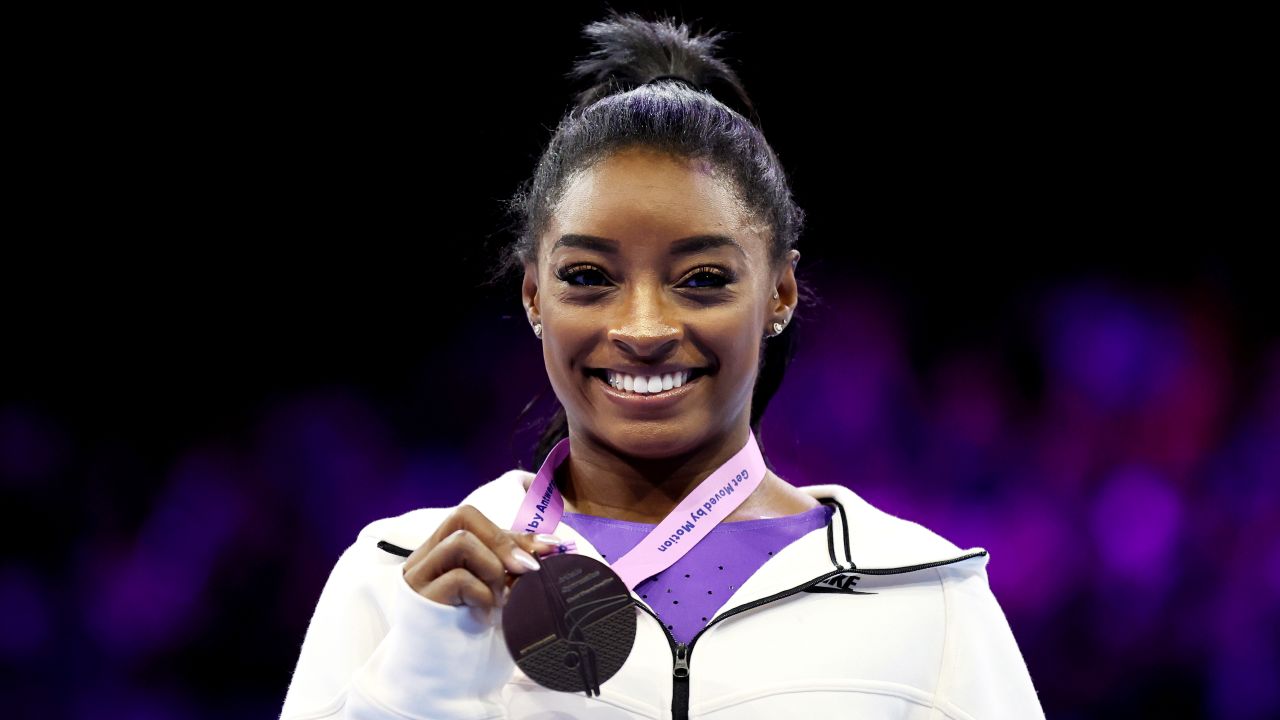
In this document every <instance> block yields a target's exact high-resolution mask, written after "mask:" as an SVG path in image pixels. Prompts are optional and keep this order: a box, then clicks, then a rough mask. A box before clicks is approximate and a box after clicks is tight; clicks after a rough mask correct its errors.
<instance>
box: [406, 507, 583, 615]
mask: <svg viewBox="0 0 1280 720" xmlns="http://www.w3.org/2000/svg"><path fill="white" fill-rule="evenodd" d="M539 538H544V539H545V540H539ZM559 544H560V540H559V539H557V538H555V537H553V536H551V535H543V534H534V533H515V532H511V531H510V530H503V529H502V528H500V527H498V526H497V525H494V524H493V523H492V522H491V521H490V520H489V518H487V517H485V516H484V515H483V514H482V513H481V512H480V511H479V510H477V509H475V508H474V507H472V506H470V505H463V506H461V507H459V508H458V509H457V510H455V511H454V512H453V514H451V515H450V516H449V517H447V518H445V521H444V522H443V523H441V524H440V527H439V528H437V529H436V531H435V533H433V534H432V535H431V537H429V538H427V540H426V542H424V543H422V545H421V546H419V547H418V549H417V550H414V551H413V553H412V554H410V555H409V558H408V559H407V560H406V561H405V563H404V568H403V572H404V578H405V581H406V582H408V583H409V587H411V588H413V589H414V591H415V592H417V593H418V594H419V595H421V596H423V597H425V598H427V599H428V600H434V601H436V602H438V603H443V604H445V605H470V606H471V607H476V608H481V609H484V610H488V609H490V608H493V607H495V606H496V607H502V606H503V605H504V604H505V603H506V593H507V588H508V586H509V585H510V584H511V583H512V582H515V578H516V576H517V575H522V574H524V573H527V572H530V571H531V570H537V569H538V567H539V563H538V561H537V559H536V557H535V556H538V555H546V554H548V551H551V552H554V551H555V550H556V548H557V546H558V545H559Z"/></svg>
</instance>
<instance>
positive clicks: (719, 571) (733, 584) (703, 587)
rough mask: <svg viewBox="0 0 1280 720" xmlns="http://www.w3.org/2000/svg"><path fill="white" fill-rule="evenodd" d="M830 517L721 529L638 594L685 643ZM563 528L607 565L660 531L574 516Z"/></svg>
mask: <svg viewBox="0 0 1280 720" xmlns="http://www.w3.org/2000/svg"><path fill="white" fill-rule="evenodd" d="M831 512H832V509H831V506H830V505H820V506H819V507H816V508H811V509H809V510H806V511H804V512H802V513H798V514H795V515H787V516H785V517H777V518H766V519H764V520H740V521H737V522H728V523H720V524H719V525H717V526H715V528H713V529H712V530H711V532H710V534H708V535H707V536H706V537H705V538H703V539H702V541H701V542H699V543H698V544H697V545H695V546H694V548H693V549H692V550H690V551H689V553H688V554H687V555H685V556H684V557H682V558H680V559H679V560H677V561H676V562H675V564H673V565H672V566H671V567H669V568H667V569H666V570H663V571H662V572H660V573H658V574H657V575H654V576H653V577H650V578H646V579H644V580H642V581H641V582H640V583H639V584H638V585H636V587H635V592H636V594H637V595H639V596H640V597H641V598H644V600H645V602H647V603H649V606H650V607H652V608H653V609H654V611H655V612H656V613H657V614H658V617H660V618H662V621H663V622H664V623H666V625H667V629H668V630H670V631H671V634H672V635H674V636H675V638H676V640H678V641H679V642H682V643H687V642H689V640H690V639H692V638H693V636H694V635H696V634H697V633H698V631H699V630H701V629H702V628H703V627H705V626H706V624H707V621H708V620H710V619H711V617H712V615H713V614H714V613H715V611H716V610H718V609H720V607H721V606H722V605H724V604H725V602H726V601H727V600H728V599H729V596H730V595H732V594H733V593H734V592H735V590H736V589H737V588H739V587H742V583H743V582H745V581H746V580H747V578H749V577H751V576H752V575H753V574H754V573H755V571H756V570H759V569H760V566H761V565H764V564H765V562H767V561H768V560H769V557H770V556H771V555H773V554H774V553H776V552H778V551H779V550H781V549H782V548H784V547H786V546H788V545H790V544H791V543H792V542H794V541H796V540H799V539H800V538H801V537H804V536H805V535H807V534H808V533H810V532H812V531H814V530H817V529H820V528H824V527H826V526H827V522H828V521H829V519H830V517H831ZM561 522H563V523H565V524H566V525H568V526H569V527H571V528H573V529H574V530H576V531H578V533H579V534H580V535H582V537H584V538H586V539H587V541H588V542H590V543H591V544H592V545H593V546H595V548H596V549H597V550H599V551H600V554H601V555H602V556H603V557H604V559H605V560H606V561H611V559H617V558H620V557H622V556H623V555H625V554H626V553H627V551H628V550H630V549H631V548H633V547H635V546H636V544H637V543H639V542H640V540H642V539H643V538H644V536H645V535H647V534H648V533H649V531H650V530H652V529H653V528H654V527H656V524H653V525H651V524H648V523H638V522H629V521H626V520H611V519H609V518H602V517H596V516H594V515H582V514H580V513H572V512H566V513H565V514H564V517H563V518H562V519H561Z"/></svg>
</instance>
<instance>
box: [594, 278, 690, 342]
mask: <svg viewBox="0 0 1280 720" xmlns="http://www.w3.org/2000/svg"><path fill="white" fill-rule="evenodd" d="M662 292H663V291H662V289H640V288H638V289H636V290H635V291H633V292H629V293H627V298H626V300H625V301H624V302H622V303H621V304H620V306H619V311H618V313H617V314H616V315H614V316H613V318H612V320H611V321H610V327H609V339H610V340H612V341H613V342H614V343H616V344H617V345H619V346H621V347H623V348H624V349H625V350H626V351H627V352H629V353H631V354H633V355H638V356H644V357H648V356H660V355H662V354H664V353H668V352H670V351H672V350H674V349H675V347H676V346H678V345H679V344H680V339H681V337H682V334H683V331H682V330H681V329H680V328H681V324H680V322H679V319H678V318H676V317H675V312H676V309H675V308H674V307H672V304H671V303H669V302H667V301H666V299H665V298H664V297H663V296H662Z"/></svg>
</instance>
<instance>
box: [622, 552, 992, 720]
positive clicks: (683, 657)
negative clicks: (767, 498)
mask: <svg viewBox="0 0 1280 720" xmlns="http://www.w3.org/2000/svg"><path fill="white" fill-rule="evenodd" d="M986 554H987V553H986V551H985V550H984V551H981V552H976V553H969V554H968V555H961V556H960V557H956V558H951V559H950V560H937V561H935V562H928V563H920V564H918V565H906V566H904V567H896V568H868V569H866V570H859V569H857V568H839V569H836V570H832V571H831V572H828V573H824V574H823V575H819V576H818V577H816V578H813V579H812V580H807V581H805V582H804V583H801V584H800V585H797V586H795V587H793V588H791V589H790V590H783V591H781V592H777V593H774V594H773V595H770V596H768V597H762V598H760V599H759V600H752V601H751V602H749V603H743V604H742V605H739V606H737V607H735V608H733V609H731V610H728V611H727V612H725V613H723V614H721V615H718V616H717V617H716V618H715V619H714V620H712V621H711V622H709V623H707V625H706V626H705V627H703V628H702V629H701V630H699V631H698V632H697V633H695V634H694V636H693V639H691V640H690V641H689V642H688V643H687V644H686V643H682V642H676V637H675V635H673V634H672V633H671V631H670V630H668V629H667V626H666V625H664V624H663V623H662V618H659V617H658V615H657V613H655V612H654V611H653V610H650V609H649V606H648V605H645V604H644V603H642V602H639V601H636V602H635V604H636V607H638V608H640V609H641V610H644V611H645V612H647V613H649V615H651V616H653V619H654V620H657V621H658V627H660V628H662V632H663V634H664V635H666V636H667V644H668V645H670V646H671V658H672V665H671V676H672V687H671V717H672V720H689V658H690V656H691V655H693V645H694V643H696V642H698V638H700V637H702V633H704V632H706V631H708V630H710V629H711V626H712V625H715V624H716V623H718V622H720V621H721V620H724V619H726V618H731V617H733V616H734V615H737V614H739V613H744V612H746V611H748V610H751V609H753V608H758V607H760V606H761V605H767V604H769V603H771V602H775V601H777V600H781V599H783V598H787V597H791V596H792V595H795V594H796V593H798V592H803V591H804V590H805V589H806V588H809V587H812V586H814V585H817V584H818V583H820V582H822V581H823V580H826V579H828V578H832V577H835V576H836V575H843V574H844V573H847V572H854V573H860V574H863V575H897V574H901V573H908V572H915V571H916V570H926V569H928V568H932V567H938V566H940V565H950V564H952V563H958V562H960V561H962V560H968V559H970V558H975V557H981V556H983V555H986Z"/></svg>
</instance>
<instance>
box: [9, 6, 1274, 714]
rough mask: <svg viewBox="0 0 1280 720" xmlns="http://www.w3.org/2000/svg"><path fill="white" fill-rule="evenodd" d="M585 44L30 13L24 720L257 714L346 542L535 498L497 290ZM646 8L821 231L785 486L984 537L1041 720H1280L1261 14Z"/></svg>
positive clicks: (522, 399) (20, 176) (770, 427)
mask: <svg viewBox="0 0 1280 720" xmlns="http://www.w3.org/2000/svg"><path fill="white" fill-rule="evenodd" d="M602 7H603V6H602V5H601V4H599V3H580V4H573V5H570V6H568V7H557V8H550V7H524V6H517V7H514V8H503V9H502V10H500V11H499V10H497V9H494V8H487V7H476V8H475V9H474V10H461V9H456V8H454V9H438V10H437V9H433V10H431V11H429V12H422V13H421V14H415V15H405V16H392V15H386V16H379V15H376V14H373V13H369V12H364V13H360V14H355V11H353V10H350V9H347V10H345V11H342V12H336V13H333V14H324V13H321V12H319V11H316V10H314V9H309V10H306V11H301V10H300V11H298V13H297V14H296V15H286V14H283V13H281V14H277V15H273V16H270V17H268V16H265V15H261V14H233V13H231V12H229V11H227V10H213V9H210V10H207V11H203V12H196V11H185V12H183V13H181V14H177V13H172V12H166V11H154V10H152V11H146V12H143V11H136V14H133V15H121V14H120V13H119V11H112V12H111V14H106V13H103V14H100V15H85V14H71V13H70V11H68V13H67V14H65V15H60V16H45V17H38V18H36V17H32V18H21V19H18V18H15V19H14V22H13V24H12V26H11V27H12V31H13V32H14V33H15V34H17V35H20V36H21V39H22V40H23V41H24V42H23V43H22V45H21V46H20V47H21V51H20V52H17V53H16V56H17V61H16V64H15V67H14V69H13V71H12V72H13V75H14V83H13V85H12V87H11V89H10V98H9V99H10V102H9V103H7V104H8V106H9V110H8V111H7V112H6V114H7V115H8V120H9V121H10V122H11V123H13V124H12V125H11V127H12V128H17V129H16V130H14V131H12V132H11V133H10V136H9V142H8V143H7V146H8V150H7V153H6V154H7V155H9V156H10V157H11V159H12V165H11V168H12V171H11V172H12V175H11V182H12V185H11V191H10V197H9V203H8V204H9V205H10V214H9V217H10V218H11V221H10V223H9V227H8V232H6V236H7V237H6V240H5V241H4V244H3V247H4V254H3V260H2V261H0V301H2V302H3V306H2V307H3V310H2V311H0V319H3V333H4V334H3V340H0V343H2V344H3V347H4V352H3V360H2V361H0V362H2V363H3V369H4V375H3V384H2V385H0V502H2V503H3V508H4V510H5V513H4V514H5V516H6V519H7V522H6V523H4V525H3V530H2V531H0V539H3V541H4V542H3V543H2V544H0V547H3V548H4V550H2V551H0V617H2V618H3V619H2V620H0V622H3V623H4V625H5V628H4V632H3V639H2V640H0V667H2V668H3V678H4V679H3V683H4V687H3V691H4V695H5V697H7V698H11V699H12V702H13V703H14V704H13V705H12V707H14V708H16V709H17V711H18V713H17V714H18V716H23V717H26V716H31V717H97V718H115V717H121V718H124V717H129V718H139V717H145V718H153V717H154V718H168V717H175V718H176V717H201V718H212V717H250V716H271V717H274V716H275V714H277V713H278V711H279V705H280V703H281V702H282V701H283V697H284V692H285V690H286V688H287V685H288V680H289V674H290V672H291V670H292V668H293V664H294V663H295V662H296V658H297V652H298V648H299V645H300V643H301V640H302V636H303V633H304V632H305V629H306V623H307V621H308V619H309V617H310V612H311V609H312V608H313V607H314V603H315V600H316V598H317V597H318V595H319V592H320V588H321V587H322V586H323V583H324V581H325V578H326V577H327V574H328V571H329V569H330V568H331V567H332V564H333V562H334V561H335V560H336V558H337V555H338V553H340V552H341V550H342V549H343V548H344V547H346V545H347V544H349V543H350V542H351V541H352V540H354V538H355V534H356V532H357V531H358V530H359V529H360V528H361V527H362V526H363V525H364V524H366V523H367V522H369V521H372V520H373V519H376V518H379V517H384V516H387V515H393V514H399V513H402V512H405V511H407V510H409V509H412V508H415V507H421V506H426V505H434V506H448V505H453V504H456V503H457V502H458V501H459V500H460V499H461V498H462V496H463V495H465V494H466V492H467V491H468V490H469V489H471V488H473V487H475V486H476V485H478V484H479V483H481V482H484V481H486V480H489V479H492V478H493V477H495V476H497V475H498V474H500V473H501V472H503V471H504V470H506V469H509V468H511V467H515V466H516V465H517V464H518V463H523V464H524V466H525V467H528V466H529V464H530V453H529V450H530V443H531V442H532V440H533V439H534V437H535V436H536V432H535V430H536V428H532V427H527V426H525V425H521V426H517V425H516V417H517V415H518V414H519V412H520V410H521V408H523V407H524V405H525V404H526V403H527V402H528V401H529V400H530V399H531V398H532V397H533V396H534V395H536V394H537V393H538V392H539V391H541V390H543V389H544V388H545V387H546V378H545V372H544V369H543V367H542V363H541V356H540V352H539V349H538V343H537V340H536V338H534V337H533V335H532V333H531V332H530V331H529V328H528V324H527V322H526V321H525V319H524V314H523V311H522V309H521V307H520V304H519V300H518V291H517V288H516V287H515V286H514V285H511V286H506V287H490V288H484V287H480V283H481V282H482V281H483V279H484V278H485V276H486V273H487V270H488V268H489V267H490V266H491V265H492V261H493V254H492V247H493V246H494V245H495V244H497V243H501V242H504V241H505V240H507V239H509V237H510V235H509V233H508V232H507V227H508V226H507V223H508V219H507V218H505V217H504V216H503V213H502V203H503V201H504V200H505V199H506V198H507V197H509V196H510V194H511V193H512V192H514V190H515V189H516V187H517V186H518V184H519V183H520V181H521V180H523V179H524V178H525V177H526V176H527V175H528V174H529V172H530V171H531V170H532V167H533V164H534V161H535V160H536V158H537V154H538V153H539V151H540V149H541V147H542V145H543V144H545V142H546V140H547V138H548V137H549V134H550V131H551V129H552V128H554V126H555V124H556V123H557V122H558V120H559V118H560V115H561V114H562V113H563V112H564V110H566V109H567V107H568V103H569V101H570V98H571V95H572V93H573V92H574V91H575V90H576V89H578V88H576V87H574V86H571V85H570V84H569V82H568V81H567V79H566V78H565V73H566V72H567V70H568V69H569V66H570V63H571V62H572V60H573V59H574V58H575V57H577V56H579V55H580V54H582V53H583V52H585V51H586V50H587V49H588V46H587V45H586V43H585V41H584V40H582V38H581V37H580V29H581V27H582V25H583V24H584V23H586V22H589V21H590V20H593V19H596V18H598V17H600V14H601V8H602ZM614 7H617V8H620V9H632V8H641V7H646V6H641V5H637V4H629V3H614ZM647 7H656V6H647ZM666 9H668V10H669V11H670V12H671V13H673V14H676V15H677V16H679V17H682V18H683V19H684V20H685V21H687V22H689V23H690V24H691V25H692V26H693V27H694V29H696V30H707V29H710V28H712V27H714V28H715V29H720V30H725V31H728V32H730V33H732V34H731V35H730V36H729V37H728V38H727V39H726V40H725V41H724V42H723V43H722V52H723V54H724V55H725V56H727V57H729V58H730V61H731V63H732V64H733V65H734V67H735V68H736V69H738V71H739V73H740V76H741V77H742V79H743V81H744V83H745V85H746V87H747V90H748V92H749V93H751V96H752V98H753V100H754V102H755V104H756V107H757V109H758V111H759V113H760V115H761V118H762V120H763V126H764V129H765V132H766V135H767V136H768V137H769V139H770V141H771V143H772V144H773V145H774V147H775V149H776V150H777V151H778V153H779V155H780V157H781V159H782V161H783V163H784V165H785V167H786V168H787V170H788V172H789V174H790V176H791V178H792V182H793V189H794V191H795V194H796V198H797V200H798V202H799V203H800V205H801V206H802V207H803V208H804V209H805V210H806V212H807V213H808V218H809V223H808V229H807V231H806V233H805V235H804V237H803V238H802V240H801V243H800V245H799V249H800V250H801V253H802V259H801V264H800V269H799V273H800V278H801V281H802V282H803V283H806V284H807V286H808V287H809V288H810V289H811V290H813V291H814V292H815V293H816V296H817V298H818V299H819V300H820V302H818V303H815V304H813V305H812V306H811V307H809V308H801V309H800V311H799V313H798V314H797V322H796V326H795V327H794V328H793V329H794V331H795V332H796V333H797V334H798V341H799V342H800V350H799V355H798V357H797V360H796V363H795V364H794V365H793V366H792V370H791V372H790V373H789V374H788V377H787V381H786V383H785V384H784V386H783V389H782V391H781V392H780V394H779V396H778V398H776V399H775V401H774V404H773V405H772V406H771V408H770V412H769V414H768V415H767V416H766V421H765V428H766V430H765V434H764V438H765V445H764V447H765V450H766V452H768V454H769V455H770V457H771V459H772V460H773V462H774V463H775V464H776V465H778V467H779V470H780V471H781V474H783V476H784V477H788V478H789V479H791V481H792V482H794V483H796V484H809V483H821V482H832V481H836V482H841V483H843V484H846V485H847V486H849V487H850V488H852V489H854V490H855V492H858V493H859V494H861V495H863V496H864V497H866V498H867V499H868V500H870V501H871V502H872V503H873V504H876V505H878V506H881V507H884V508H885V509H886V510H889V511H890V512H893V513H895V514H897V515H900V516H902V517H906V518H909V519H913V520H916V521H918V522H921V523H923V524H925V525H926V526H928V527H930V528H933V529H935V530H936V531H938V532H939V533H941V534H942V535H944V536H945V537H948V538H949V539H952V540H953V541H954V542H956V543H957V544H959V545H960V546H961V547H969V546H973V545H979V546H982V547H985V548H987V549H988V550H989V551H990V552H991V557H992V560H991V565H990V568H989V572H990V575H991V582H992V587H993V589H994V590H995V592H996V595H997V597H998V598H999V599H1000V601H1001V603H1002V606H1003V607H1004V609H1005V612H1006V614H1007V615H1008V617H1009V620H1010V623H1011V625H1012V627H1013V629H1014V633H1015V635H1016V636H1017V637H1018V640H1019V644H1020V646H1021V648H1022V650H1023V653H1024V655H1025V657H1026V659H1027V662H1028V666H1029V668H1030V670H1031V673H1032V677H1033V680H1034V681H1035V683H1036V687H1037V690H1039V692H1040V694H1041V698H1042V702H1043V704H1044V707H1045V709H1046V711H1047V712H1048V714H1049V716H1050V717H1055V718H1086V717H1088V718H1105V717H1125V718H1132V717H1208V716H1213V717H1221V718H1252V717H1265V716H1268V715H1269V714H1274V713H1276V712H1277V711H1280V694H1278V693H1277V692H1276V691H1275V690H1274V688H1273V687H1272V685H1273V683H1272V682H1271V681H1270V679H1272V678H1274V677H1275V676H1277V675H1278V674H1280V651H1278V650H1277V647H1280V642H1278V641H1280V624H1278V623H1277V619H1278V613H1277V605H1278V604H1280V535H1277V533H1276V531H1275V529H1274V528H1275V527H1277V526H1278V525H1277V520H1280V517H1277V515H1278V513H1277V506H1278V505H1280V503H1277V502H1276V501H1277V495H1278V494H1280V493H1278V491H1277V489H1276V482H1275V478H1276V477H1278V476H1280V450H1277V448H1278V447H1280V439H1278V438H1280V327H1278V323H1277V320H1276V312H1275V308H1276V306H1277V303H1276V302H1275V301H1274V299H1273V295H1274V288H1273V286H1274V284H1273V282H1272V280H1271V275H1272V271H1271V265H1269V264H1267V263H1266V262H1264V261H1263V259H1262V258H1263V257H1264V256H1265V255H1264V253H1265V252H1266V251H1267V250H1269V248H1270V246H1271V245H1274V242H1275V240H1274V237H1275V233H1274V228H1273V227H1272V228H1271V229H1270V230H1266V229H1265V227H1267V226H1264V225H1261V224H1260V223H1259V222H1258V220H1257V217H1256V215H1257V213H1258V210H1259V208H1260V206H1261V203H1262V199H1263V195H1262V193H1263V187H1264V184H1263V183H1262V182H1259V180H1260V177H1259V175H1260V174H1261V175H1263V176H1265V175H1269V173H1266V172H1265V170H1266V169H1268V168H1270V167H1272V165H1270V164H1268V163H1267V162H1266V161H1265V160H1264V157H1263V155H1262V154H1261V148H1260V145H1259V142H1258V140H1257V137H1258V135H1257V131H1258V129H1259V128H1260V127H1263V126H1265V120H1264V118H1263V116H1262V114H1261V108H1262V107H1263V104H1264V103H1263V100H1264V96H1263V95H1264V94H1263V93H1261V92H1260V88H1261V87H1264V86H1265V84H1259V83H1258V81H1257V77H1256V75H1257V74H1258V73H1257V71H1256V70H1255V68H1256V67H1257V64H1256V57H1255V53H1254V51H1253V48H1254V47H1256V46H1255V45H1253V44H1252V43H1250V42H1249V41H1248V38H1247V37H1246V33H1245V30H1246V29H1247V26H1248V24H1249V23H1248V21H1247V19H1243V18H1242V19H1226V18H1206V17H1196V16H1174V15H1170V14H1165V15H1159V16H1157V15H1144V16H1136V17H1120V16H1117V15H1114V14H1110V15H1084V14H1076V15H1069V14H1066V13H1062V14H1056V15H1055V14H1050V13H1047V12H1046V13H1045V14H1043V15H1039V16H1031V15H1018V14H999V15H998V14H995V13H991V14H987V15H977V14H974V13H975V11H974V10H973V9H972V8H968V9H966V12H967V13H969V14H966V15H952V14H948V15H946V16H943V15H934V14H926V13H925V12H924V11H923V10H915V11H913V12H905V13H903V14H901V15H899V16H893V17H889V16H885V15H883V14H876V13H873V12H868V11H840V12H839V13H835V12H833V11H831V10H828V9H819V8H813V9H807V10H806V9H800V8H792V7H791V6H788V9H787V11H786V12H782V11H778V10H772V11H769V12H761V13H751V12H746V11H745V10H742V9H741V8H740V7H737V6H735V5H732V4H723V5H721V4H715V3H683V4H676V5H669V6H666ZM99 12H100V11H99ZM984 12H987V11H984ZM1268 238H1270V239H1268ZM548 394H549V391H548ZM552 409H553V406H550V404H549V403H545V402H543V403H542V404H540V405H538V406H537V407H536V409H535V412H534V417H533V418H526V423H527V422H530V421H532V420H536V419H537V418H538V417H545V416H546V415H547V414H549V413H550V411H551V410H552ZM800 438H805V443H804V444H802V443H801V442H800ZM771 440H772V443H770V441H771Z"/></svg>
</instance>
